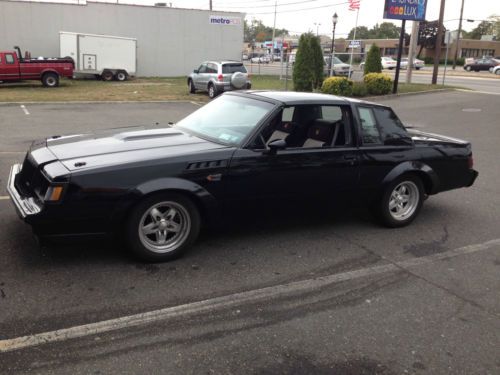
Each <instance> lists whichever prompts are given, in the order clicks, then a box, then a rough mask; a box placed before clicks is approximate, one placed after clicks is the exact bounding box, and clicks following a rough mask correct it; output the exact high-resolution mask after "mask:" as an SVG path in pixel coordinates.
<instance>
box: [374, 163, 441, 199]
mask: <svg viewBox="0 0 500 375" xmlns="http://www.w3.org/2000/svg"><path fill="white" fill-rule="evenodd" d="M405 173H415V174H417V175H418V176H419V177H421V179H422V182H423V184H424V186H425V190H426V193H427V194H435V193H437V192H438V191H439V183H440V182H439V177H438V175H437V174H436V172H435V171H434V170H433V169H432V168H431V167H430V166H428V165H427V164H425V163H422V162H421V161H405V162H404V163H401V164H398V165H397V166H395V167H394V168H393V169H392V170H391V171H390V172H389V173H388V174H387V175H386V176H385V178H384V180H383V181H382V186H383V188H384V189H385V187H386V186H387V185H389V184H390V183H392V182H393V181H394V180H396V179H397V178H399V177H400V176H402V175H403V174H405Z"/></svg>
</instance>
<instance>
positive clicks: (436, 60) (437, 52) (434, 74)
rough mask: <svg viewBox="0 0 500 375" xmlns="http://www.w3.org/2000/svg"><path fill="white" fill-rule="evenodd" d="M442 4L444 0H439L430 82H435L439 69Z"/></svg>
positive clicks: (441, 40) (441, 37)
mask: <svg viewBox="0 0 500 375" xmlns="http://www.w3.org/2000/svg"><path fill="white" fill-rule="evenodd" d="M444 4H445V0H441V7H440V9H439V22H438V34H437V38H436V45H435V47H434V70H433V71H432V84H433V85H435V84H436V83H437V76H438V70H439V58H440V57H441V43H442V42H443V17H444Z"/></svg>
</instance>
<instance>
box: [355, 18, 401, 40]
mask: <svg viewBox="0 0 500 375" xmlns="http://www.w3.org/2000/svg"><path fill="white" fill-rule="evenodd" d="M354 29H355V28H352V29H351V31H350V32H349V35H348V36H347V39H354ZM398 37H399V27H398V26H396V25H395V24H393V23H392V22H382V23H381V24H380V25H379V24H375V26H373V27H372V28H371V29H368V28H367V27H366V26H358V27H357V28H356V39H394V38H398Z"/></svg>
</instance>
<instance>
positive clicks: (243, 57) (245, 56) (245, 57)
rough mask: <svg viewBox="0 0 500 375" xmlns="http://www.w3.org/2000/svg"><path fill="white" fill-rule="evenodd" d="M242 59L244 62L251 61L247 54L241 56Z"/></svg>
mask: <svg viewBox="0 0 500 375" xmlns="http://www.w3.org/2000/svg"><path fill="white" fill-rule="evenodd" d="M241 59H242V60H249V59H250V58H249V57H248V55H247V54H243V55H241Z"/></svg>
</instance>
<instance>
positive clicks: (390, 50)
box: [384, 48, 398, 56]
mask: <svg viewBox="0 0 500 375" xmlns="http://www.w3.org/2000/svg"><path fill="white" fill-rule="evenodd" d="M397 53H398V50H397V49H396V48H386V49H385V52H384V55H391V56H393V55H397Z"/></svg>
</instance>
